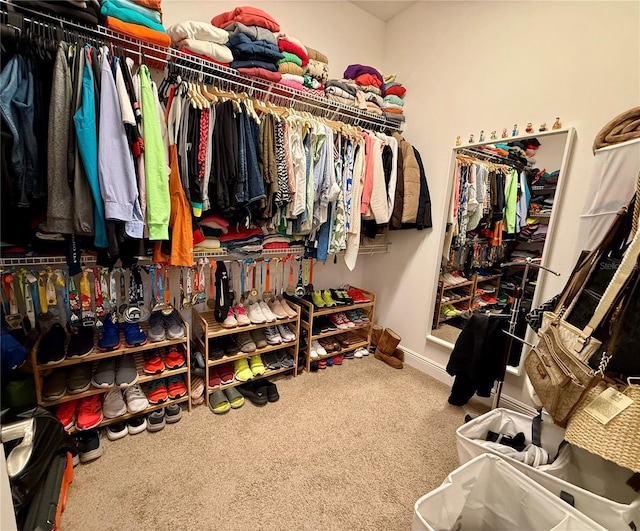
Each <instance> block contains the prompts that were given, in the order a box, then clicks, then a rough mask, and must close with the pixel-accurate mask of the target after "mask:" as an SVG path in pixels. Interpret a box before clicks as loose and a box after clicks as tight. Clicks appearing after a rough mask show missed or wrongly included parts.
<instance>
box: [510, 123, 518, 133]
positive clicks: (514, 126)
mask: <svg viewBox="0 0 640 531" xmlns="http://www.w3.org/2000/svg"><path fill="white" fill-rule="evenodd" d="M511 136H518V124H513V131H511Z"/></svg>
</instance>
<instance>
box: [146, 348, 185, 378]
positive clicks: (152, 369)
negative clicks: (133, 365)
mask: <svg viewBox="0 0 640 531" xmlns="http://www.w3.org/2000/svg"><path fill="white" fill-rule="evenodd" d="M143 359H144V363H143V370H144V372H145V374H160V373H162V372H164V370H165V369H169V370H175V369H179V368H180V367H183V366H184V365H185V364H186V363H187V360H186V357H185V353H184V346H183V345H171V346H170V347H169V349H168V351H167V349H165V348H161V349H157V350H148V351H147V352H145V353H144V355H143Z"/></svg>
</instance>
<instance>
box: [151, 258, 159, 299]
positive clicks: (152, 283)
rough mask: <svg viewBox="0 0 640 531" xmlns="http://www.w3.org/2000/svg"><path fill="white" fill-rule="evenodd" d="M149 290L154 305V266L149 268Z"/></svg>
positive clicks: (155, 295)
mask: <svg viewBox="0 0 640 531" xmlns="http://www.w3.org/2000/svg"><path fill="white" fill-rule="evenodd" d="M149 289H150V291H151V302H152V303H153V305H155V304H156V303H157V302H158V299H157V294H156V266H155V265H151V266H150V267H149Z"/></svg>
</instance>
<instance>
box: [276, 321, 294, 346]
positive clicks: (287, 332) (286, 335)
mask: <svg viewBox="0 0 640 531" xmlns="http://www.w3.org/2000/svg"><path fill="white" fill-rule="evenodd" d="M278 332H279V333H280V337H281V338H282V341H284V342H285V343H290V342H291V341H295V340H296V335H295V334H294V333H293V332H292V331H291V328H289V327H288V326H287V325H278Z"/></svg>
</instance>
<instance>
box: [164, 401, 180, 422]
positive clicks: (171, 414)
mask: <svg viewBox="0 0 640 531" xmlns="http://www.w3.org/2000/svg"><path fill="white" fill-rule="evenodd" d="M164 418H165V420H166V422H167V424H173V423H174V422H178V421H179V420H180V419H181V418H182V408H181V407H180V404H171V405H170V406H167V407H165V408H164Z"/></svg>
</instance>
